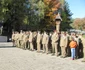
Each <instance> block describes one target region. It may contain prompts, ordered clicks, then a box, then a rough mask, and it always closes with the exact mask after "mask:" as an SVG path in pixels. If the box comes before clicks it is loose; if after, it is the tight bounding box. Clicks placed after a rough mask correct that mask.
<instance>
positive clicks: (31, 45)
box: [30, 42, 34, 50]
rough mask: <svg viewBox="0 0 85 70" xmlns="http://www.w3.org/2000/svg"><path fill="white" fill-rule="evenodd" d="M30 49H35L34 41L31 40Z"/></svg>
mask: <svg viewBox="0 0 85 70" xmlns="http://www.w3.org/2000/svg"><path fill="white" fill-rule="evenodd" d="M30 50H34V47H33V43H32V42H30Z"/></svg>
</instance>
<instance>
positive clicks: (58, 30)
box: [55, 13, 62, 32]
mask: <svg viewBox="0 0 85 70" xmlns="http://www.w3.org/2000/svg"><path fill="white" fill-rule="evenodd" d="M61 21H62V18H61V17H60V14H59V13H58V15H56V18H55V23H56V31H57V32H60V23H61Z"/></svg>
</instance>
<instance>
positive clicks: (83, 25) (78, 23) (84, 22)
mask: <svg viewBox="0 0 85 70" xmlns="http://www.w3.org/2000/svg"><path fill="white" fill-rule="evenodd" d="M72 26H73V28H75V29H79V30H85V18H76V19H74V21H73V24H72Z"/></svg>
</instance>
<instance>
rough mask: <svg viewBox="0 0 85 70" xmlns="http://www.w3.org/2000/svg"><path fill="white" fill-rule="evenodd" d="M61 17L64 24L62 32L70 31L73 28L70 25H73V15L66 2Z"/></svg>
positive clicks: (62, 24)
mask: <svg viewBox="0 0 85 70" xmlns="http://www.w3.org/2000/svg"><path fill="white" fill-rule="evenodd" d="M61 16H62V23H61V30H64V31H66V30H68V29H70V28H71V26H70V24H71V23H72V18H71V16H72V13H71V11H70V9H69V4H68V3H67V2H66V1H65V2H64V7H63V10H62V12H61Z"/></svg>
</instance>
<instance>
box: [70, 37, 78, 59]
mask: <svg viewBox="0 0 85 70" xmlns="http://www.w3.org/2000/svg"><path fill="white" fill-rule="evenodd" d="M69 46H70V48H71V58H72V60H74V59H75V48H76V47H77V43H76V41H74V38H72V40H71V42H70V44H69Z"/></svg>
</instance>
